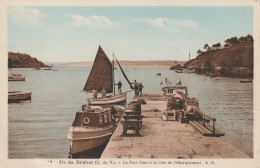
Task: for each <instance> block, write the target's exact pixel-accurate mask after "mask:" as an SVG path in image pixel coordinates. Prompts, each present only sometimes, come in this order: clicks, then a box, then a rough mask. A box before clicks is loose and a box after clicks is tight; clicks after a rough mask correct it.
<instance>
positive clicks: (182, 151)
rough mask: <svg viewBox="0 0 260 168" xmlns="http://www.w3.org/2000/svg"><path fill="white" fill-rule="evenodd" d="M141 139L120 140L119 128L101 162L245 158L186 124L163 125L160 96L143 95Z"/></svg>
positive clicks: (226, 143)
mask: <svg viewBox="0 0 260 168" xmlns="http://www.w3.org/2000/svg"><path fill="white" fill-rule="evenodd" d="M137 98H141V99H144V100H145V101H146V104H142V116H143V119H142V129H141V130H140V134H141V135H142V136H141V137H137V136H130V137H122V136H121V135H122V133H123V125H122V124H119V125H118V127H117V128H116V130H115V132H114V134H113V135H112V137H111V139H110V141H109V143H108V145H107V147H106V148H105V150H104V152H103V154H102V156H101V158H172V159H177V158H186V159H191V158H249V156H247V155H246V154H245V153H243V152H242V151H240V150H239V149H237V148H236V147H235V146H234V145H232V144H231V143H230V142H229V141H227V140H226V139H225V137H207V136H203V135H202V134H201V133H199V132H197V131H196V130H195V129H194V128H193V127H192V126H191V125H190V124H187V123H181V122H179V121H164V120H163V119H162V115H163V110H165V109H166V103H167V102H166V99H165V98H164V97H162V96H160V95H151V94H149V95H143V96H142V97H135V98H134V99H137Z"/></svg>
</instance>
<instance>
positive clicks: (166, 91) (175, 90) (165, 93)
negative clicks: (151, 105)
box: [162, 80, 188, 96]
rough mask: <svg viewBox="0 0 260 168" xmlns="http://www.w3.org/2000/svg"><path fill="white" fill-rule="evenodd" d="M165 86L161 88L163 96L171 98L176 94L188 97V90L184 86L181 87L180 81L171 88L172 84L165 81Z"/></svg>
mask: <svg viewBox="0 0 260 168" xmlns="http://www.w3.org/2000/svg"><path fill="white" fill-rule="evenodd" d="M166 83H167V86H166V87H163V88H162V95H163V96H173V95H175V94H178V93H182V94H184V95H188V88H187V87H186V86H182V85H181V81H179V82H178V83H176V85H175V86H172V83H171V82H169V81H168V80H167V81H166Z"/></svg>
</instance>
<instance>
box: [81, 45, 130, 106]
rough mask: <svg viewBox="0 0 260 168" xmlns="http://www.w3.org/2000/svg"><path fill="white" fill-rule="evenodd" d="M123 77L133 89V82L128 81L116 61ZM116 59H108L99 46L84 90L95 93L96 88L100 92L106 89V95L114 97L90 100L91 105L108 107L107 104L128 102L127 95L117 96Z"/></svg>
mask: <svg viewBox="0 0 260 168" xmlns="http://www.w3.org/2000/svg"><path fill="white" fill-rule="evenodd" d="M116 62H117V64H118V66H119V68H120V70H121V72H122V74H123V76H124V77H125V79H126V80H127V82H128V84H129V85H130V88H131V89H133V86H132V85H131V82H130V81H129V80H128V78H127V76H126V74H125V73H124V71H123V69H122V67H121V66H120V64H119V62H118V61H117V60H116ZM114 83H115V82H114V59H113V61H112V63H111V61H110V60H109V59H108V57H107V55H106V54H105V52H104V51H103V49H102V48H101V47H100V46H99V49H98V52H97V55H96V58H95V60H94V63H93V66H92V69H91V71H90V74H89V76H88V79H87V81H86V84H85V87H84V88H83V90H84V91H86V92H91V91H93V88H95V89H96V90H97V91H98V92H100V91H101V89H102V88H103V87H104V88H105V90H106V93H113V95H112V96H108V97H106V98H92V99H88V104H89V105H107V104H117V103H121V102H125V101H126V93H122V94H117V95H115V84H114Z"/></svg>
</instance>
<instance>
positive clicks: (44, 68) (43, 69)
mask: <svg viewBox="0 0 260 168" xmlns="http://www.w3.org/2000/svg"><path fill="white" fill-rule="evenodd" d="M42 70H52V68H43V69H42Z"/></svg>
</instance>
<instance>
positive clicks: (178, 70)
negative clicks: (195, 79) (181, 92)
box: [174, 69, 183, 73]
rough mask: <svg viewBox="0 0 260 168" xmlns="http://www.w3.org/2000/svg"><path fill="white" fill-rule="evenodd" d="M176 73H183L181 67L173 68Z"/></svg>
mask: <svg viewBox="0 0 260 168" xmlns="http://www.w3.org/2000/svg"><path fill="white" fill-rule="evenodd" d="M174 71H175V72H176V73H183V70H181V69H175V70H174Z"/></svg>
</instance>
